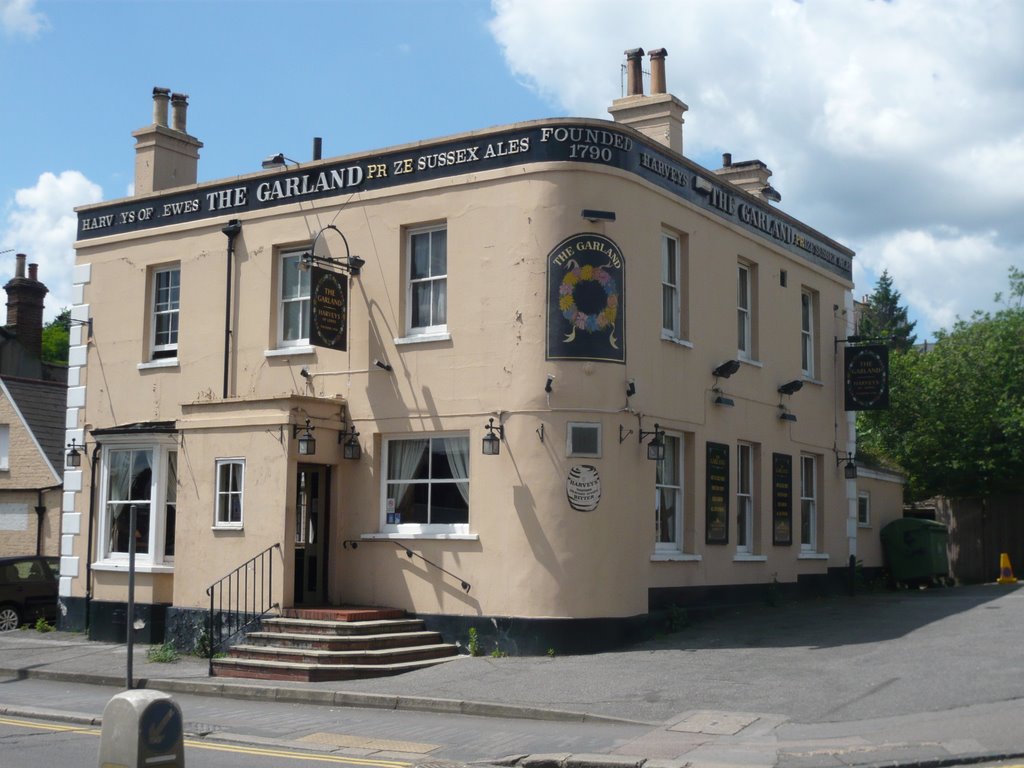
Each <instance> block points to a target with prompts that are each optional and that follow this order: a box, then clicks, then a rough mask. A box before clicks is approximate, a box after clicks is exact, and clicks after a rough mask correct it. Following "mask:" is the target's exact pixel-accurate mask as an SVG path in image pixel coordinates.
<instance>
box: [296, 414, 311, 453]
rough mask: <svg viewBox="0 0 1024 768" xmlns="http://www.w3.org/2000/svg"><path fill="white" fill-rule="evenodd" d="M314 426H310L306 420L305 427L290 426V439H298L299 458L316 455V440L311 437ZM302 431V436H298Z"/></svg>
mask: <svg viewBox="0 0 1024 768" xmlns="http://www.w3.org/2000/svg"><path fill="white" fill-rule="evenodd" d="M314 429H316V427H314V426H310V423H309V419H306V426H305V427H303V426H301V425H299V424H293V425H292V438H296V437H297V438H298V439H299V456H312V455H313V454H314V453H316V438H314V437H313V430H314ZM299 430H302V434H301V435H300V434H299Z"/></svg>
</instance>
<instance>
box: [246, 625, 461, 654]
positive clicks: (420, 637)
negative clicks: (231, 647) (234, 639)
mask: <svg viewBox="0 0 1024 768" xmlns="http://www.w3.org/2000/svg"><path fill="white" fill-rule="evenodd" d="M246 642H247V644H248V645H258V646H263V647H267V646H272V647H275V648H307V649H312V650H320V651H346V650H348V651H359V650H377V649H380V648H397V647H402V646H407V645H410V644H414V645H430V644H435V643H440V642H441V635H440V634H439V633H437V632H429V631H426V630H424V631H421V632H401V633H387V634H382V635H324V634H306V633H300V632H263V631H259V632H249V633H248V635H247V636H246Z"/></svg>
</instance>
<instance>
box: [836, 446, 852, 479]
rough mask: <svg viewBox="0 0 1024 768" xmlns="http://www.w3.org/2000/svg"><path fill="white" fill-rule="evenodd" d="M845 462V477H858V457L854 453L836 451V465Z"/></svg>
mask: <svg viewBox="0 0 1024 768" xmlns="http://www.w3.org/2000/svg"><path fill="white" fill-rule="evenodd" d="M840 464H843V465H844V466H843V477H845V478H846V479H847V480H856V479H857V457H856V456H855V455H854V454H852V453H846V454H843V453H839V452H838V451H837V452H836V466H837V467H838V466H839V465H840Z"/></svg>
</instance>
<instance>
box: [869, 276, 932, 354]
mask: <svg viewBox="0 0 1024 768" xmlns="http://www.w3.org/2000/svg"><path fill="white" fill-rule="evenodd" d="M901 298H902V296H901V295H900V292H899V291H897V290H896V289H895V288H893V284H892V277H891V276H890V275H889V270H883V271H882V276H881V277H879V278H878V282H877V283H876V284H875V290H874V291H873V292H872V293H871V295H870V296H868V297H867V302H866V306H865V307H864V310H863V312H862V313H861V316H860V322H859V323H858V328H857V333H858V335H860V336H868V337H871V338H879V339H886V340H887V341H888V342H889V348H890V349H893V350H897V351H900V352H906V351H907V350H908V349H910V348H912V347H913V346H914V342H916V341H917V336H916V335H915V334H914V326H915V325H917V321H916V320H909V319H908V318H907V308H906V307H904V306H901V305H900V299H901Z"/></svg>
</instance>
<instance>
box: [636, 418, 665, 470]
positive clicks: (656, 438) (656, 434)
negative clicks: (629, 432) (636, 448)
mask: <svg viewBox="0 0 1024 768" xmlns="http://www.w3.org/2000/svg"><path fill="white" fill-rule="evenodd" d="M648 437H650V438H652V439H651V442H649V443H648V444H647V458H648V459H650V460H651V461H662V460H663V459H664V458H665V431H664V430H663V429H662V428H661V427H660V426H658V425H657V424H655V425H654V431H652V432H645V431H644V430H643V429H641V430H640V445H643V444H644V440H646V439H647V438H648Z"/></svg>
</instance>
